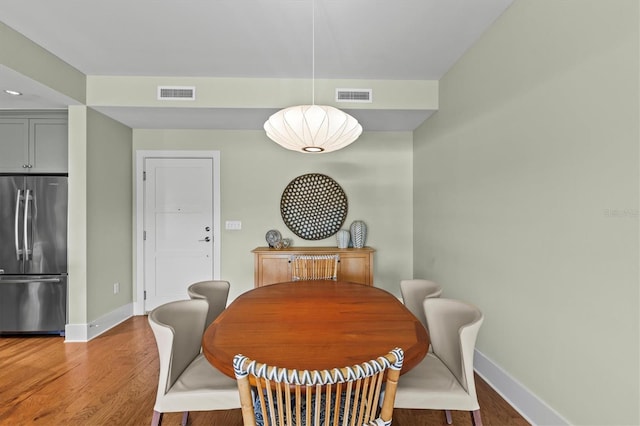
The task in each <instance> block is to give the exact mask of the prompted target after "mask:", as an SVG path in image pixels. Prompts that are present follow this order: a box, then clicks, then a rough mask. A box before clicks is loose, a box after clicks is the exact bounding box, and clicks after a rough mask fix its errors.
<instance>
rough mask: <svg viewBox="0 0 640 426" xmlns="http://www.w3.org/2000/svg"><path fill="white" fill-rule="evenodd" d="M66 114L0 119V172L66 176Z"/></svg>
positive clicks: (5, 117) (2, 116)
mask: <svg viewBox="0 0 640 426" xmlns="http://www.w3.org/2000/svg"><path fill="white" fill-rule="evenodd" d="M68 151H69V150H68V121H67V117H66V114H62V113H50V114H37V115H33V116H31V115H26V114H20V115H14V116H8V115H7V114H3V115H0V172H2V173H66V172H67V171H68Z"/></svg>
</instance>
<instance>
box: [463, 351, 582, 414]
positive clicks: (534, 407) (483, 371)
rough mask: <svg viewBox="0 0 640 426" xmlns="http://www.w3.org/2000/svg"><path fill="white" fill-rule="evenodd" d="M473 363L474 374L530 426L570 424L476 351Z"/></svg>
mask: <svg viewBox="0 0 640 426" xmlns="http://www.w3.org/2000/svg"><path fill="white" fill-rule="evenodd" d="M473 363H474V369H475V371H476V373H478V375H479V376H480V377H482V378H483V379H484V380H485V381H486V382H487V383H488V384H489V385H490V386H491V387H492V388H493V389H494V390H495V391H496V392H497V393H498V394H500V396H501V397H502V398H504V399H505V400H506V401H507V402H508V403H509V404H510V405H511V406H512V407H513V408H514V409H515V410H516V411H518V412H519V413H520V415H522V417H524V418H525V419H526V420H527V421H528V422H529V423H531V424H532V425H539V426H551V425H554V426H555V425H569V424H570V423H569V422H568V421H567V420H566V419H564V418H563V417H562V416H561V415H560V414H558V413H557V412H556V411H555V410H554V409H553V408H551V407H550V406H549V405H547V403H546V402H544V401H543V400H541V399H540V398H538V397H537V396H536V395H535V394H534V393H533V392H531V391H530V390H529V389H527V388H526V387H525V386H524V385H522V383H520V382H518V381H517V380H516V379H515V378H513V377H512V376H511V375H510V374H509V373H507V372H506V371H504V370H503V369H502V367H500V366H499V365H497V364H496V363H494V362H493V361H492V360H490V359H489V358H487V357H486V356H485V355H484V354H483V353H482V352H480V351H478V350H477V349H476V351H475V358H474V362H473ZM481 409H482V407H481Z"/></svg>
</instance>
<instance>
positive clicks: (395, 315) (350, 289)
mask: <svg viewBox="0 0 640 426" xmlns="http://www.w3.org/2000/svg"><path fill="white" fill-rule="evenodd" d="M396 347H400V348H402V350H403V351H404V363H403V367H402V370H401V374H402V373H405V372H407V371H409V370H411V368H413V367H414V366H416V365H417V364H418V363H419V362H420V361H421V360H422V359H423V358H424V357H425V355H426V353H427V350H428V348H429V336H428V333H427V331H426V329H425V328H424V326H423V325H422V323H421V322H420V321H419V320H418V319H417V318H416V317H415V316H414V315H413V314H412V313H411V312H410V311H409V310H408V309H407V308H406V307H405V306H404V304H403V303H402V302H401V301H400V300H398V298H397V297H395V296H394V295H393V294H391V293H390V292H388V291H386V290H384V289H381V288H377V287H372V286H368V285H364V284H356V283H351V282H343V281H334V280H315V281H313V280H312V281H293V282H284V283H277V284H271V285H266V286H263V287H258V288H255V289H252V290H249V291H247V292H245V293H243V294H241V295H240V296H238V297H237V298H236V299H235V300H233V301H232V302H231V303H230V304H229V306H227V308H226V309H225V310H224V311H223V312H222V313H221V314H220V315H219V316H218V317H217V318H216V319H215V321H214V322H213V323H212V324H211V325H210V326H209V327H207V329H206V330H205V332H204V335H203V337H202V350H203V353H204V355H205V357H206V358H207V360H208V361H209V362H210V363H211V364H212V365H213V366H214V367H216V368H217V369H218V370H220V371H221V372H222V373H224V374H226V375H227V376H229V377H232V378H235V375H234V370H233V358H234V356H235V355H236V354H242V355H245V356H247V357H249V358H251V359H254V360H256V361H258V362H261V363H264V364H267V365H270V366H276V367H281V368H289V369H297V370H324V369H332V368H336V367H346V366H352V365H356V364H361V363H364V362H367V361H370V360H372V359H376V358H378V357H380V356H383V355H386V354H387V353H388V352H389V351H391V350H392V349H394V348H396Z"/></svg>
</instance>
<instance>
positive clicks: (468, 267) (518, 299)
mask: <svg viewBox="0 0 640 426" xmlns="http://www.w3.org/2000/svg"><path fill="white" fill-rule="evenodd" d="M638 18H639V7H638V2H637V1H634V0H610V1H598V0H564V1H556V0H516V2H515V3H514V4H513V5H512V6H511V7H510V8H509V9H508V10H507V11H506V12H505V13H504V14H503V16H502V17H500V18H499V19H498V21H497V22H496V23H495V25H494V26H493V27H492V28H491V29H490V30H489V31H488V32H487V33H486V34H485V35H484V36H483V37H482V38H481V39H480V40H479V42H478V43H477V44H476V45H475V46H473V47H472V48H471V49H470V50H469V51H468V52H467V53H466V54H465V55H464V56H463V57H462V59H461V60H460V61H459V62H458V63H457V64H456V65H455V66H454V67H453V69H452V70H450V71H449V73H448V74H447V75H446V76H445V78H444V79H442V80H441V82H440V90H441V91H440V110H439V112H437V113H436V114H434V115H433V116H432V117H431V118H430V119H429V120H428V121H427V122H426V123H425V124H423V125H422V126H421V127H420V128H419V129H418V130H417V131H416V132H415V134H414V170H415V172H414V230H415V237H414V238H415V240H414V276H416V277H424V278H430V279H434V280H436V281H438V282H440V283H441V284H442V285H443V287H444V296H445V297H455V298H460V299H464V300H467V301H469V302H471V303H474V304H476V305H478V306H479V307H480V308H481V309H482V310H483V312H484V313H485V316H486V320H485V323H484V325H483V328H482V330H481V331H480V336H479V339H478V344H477V348H478V350H479V351H480V352H481V353H482V354H483V355H485V356H486V357H487V358H488V359H489V360H491V361H493V362H494V363H495V364H497V365H499V366H500V367H502V368H503V369H504V370H505V371H506V372H507V373H508V374H509V375H511V376H512V377H513V378H514V379H515V380H516V381H518V382H519V383H521V384H522V385H523V386H524V387H525V388H527V389H528V390H529V391H530V392H532V393H533V394H535V395H537V396H538V397H539V398H540V399H541V400H542V401H543V402H544V403H546V404H547V405H548V406H549V407H552V409H554V410H555V411H557V413H558V414H559V415H560V416H561V417H564V418H565V419H567V421H568V422H569V423H571V424H598V425H614V424H615V425H622V424H638V423H640V417H639V413H638V400H639V399H640V392H639V384H638V379H639V375H640V372H639V368H638V367H639V366H638V360H639V355H640V354H639V346H640V341H639V334H640V330H639V327H640V319H639V317H638V313H639V297H640V295H639V285H638V282H639V268H638V259H639V254H640V250H639V247H638V246H639V244H638V237H639V226H638V218H639V213H638V211H639V210H638V207H639V205H638V201H639V197H638V194H639V170H638V169H639V166H638V160H639V156H638V154H639V150H638V141H639V139H640V132H639V126H638V117H639V116H640V108H639V107H638V96H639V84H638V79H639V74H640V70H639V67H638V63H639V57H638V56H639V55H638V52H639V42H638V39H639V24H638V22H639V19H638ZM506 396H507V397H508V395H506ZM531 420H534V421H535V419H531Z"/></svg>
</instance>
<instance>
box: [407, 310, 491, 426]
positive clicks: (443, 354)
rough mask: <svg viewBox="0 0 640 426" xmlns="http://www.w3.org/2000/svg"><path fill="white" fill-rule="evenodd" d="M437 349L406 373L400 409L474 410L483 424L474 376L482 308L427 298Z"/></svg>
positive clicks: (448, 417) (477, 421)
mask: <svg viewBox="0 0 640 426" xmlns="http://www.w3.org/2000/svg"><path fill="white" fill-rule="evenodd" d="M423 307H424V312H425V314H426V318H427V324H428V326H429V335H430V336H429V337H430V339H431V346H432V348H433V352H429V353H427V356H426V357H425V358H424V359H423V360H422V361H421V362H420V364H418V365H417V366H415V367H414V368H413V369H411V371H408V372H407V373H405V374H404V375H403V376H402V383H400V385H399V386H398V388H397V391H396V396H395V406H396V408H413V409H421V410H445V415H446V420H447V423H448V424H451V422H452V418H451V410H461V411H470V412H471V420H472V423H473V424H474V425H475V426H481V425H482V419H481V417H480V405H479V404H478V396H477V394H476V385H475V380H474V376H473V352H474V349H475V344H476V338H477V336H478V331H479V330H480V326H481V325H482V322H483V320H484V316H483V315H482V312H480V310H479V309H478V308H477V307H475V306H473V305H470V304H468V303H465V302H462V301H460V300H454V299H443V298H427V299H424V301H423Z"/></svg>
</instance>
